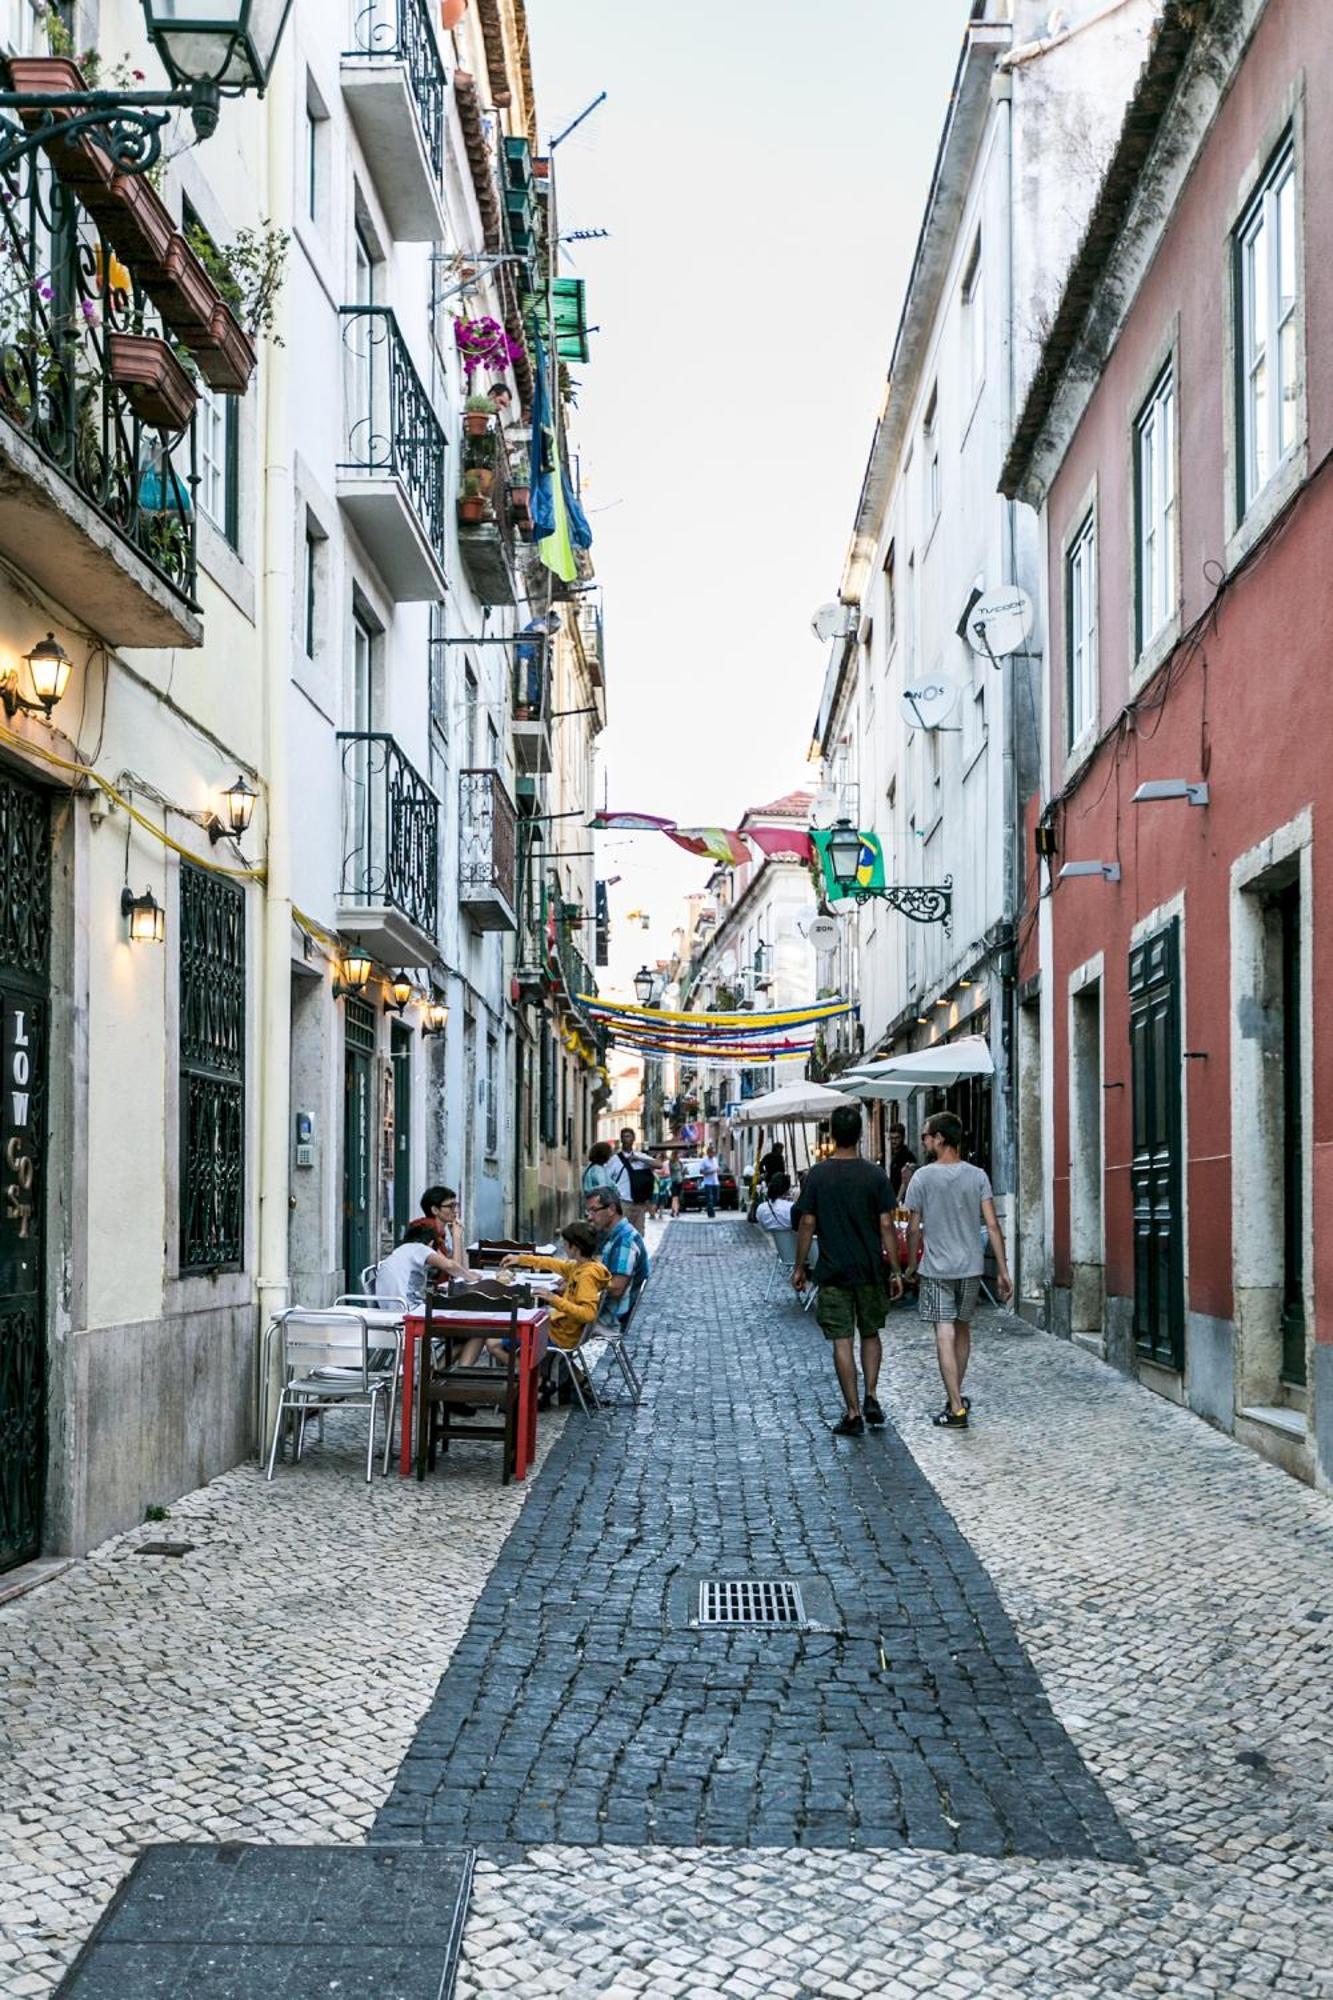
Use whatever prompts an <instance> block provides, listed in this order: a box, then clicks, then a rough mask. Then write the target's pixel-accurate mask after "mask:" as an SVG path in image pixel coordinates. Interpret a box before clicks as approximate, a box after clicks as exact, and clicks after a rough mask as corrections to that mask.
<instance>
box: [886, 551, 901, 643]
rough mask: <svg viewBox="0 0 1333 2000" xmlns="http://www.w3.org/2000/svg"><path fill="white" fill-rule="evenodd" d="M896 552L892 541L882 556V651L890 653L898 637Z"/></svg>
mask: <svg viewBox="0 0 1333 2000" xmlns="http://www.w3.org/2000/svg"><path fill="white" fill-rule="evenodd" d="M896 564H897V553H896V551H895V548H894V545H893V543H892V542H890V543H889V552H888V554H887V555H886V556H885V558H884V651H885V652H886V653H891V652H892V651H893V648H894V644H895V642H896V640H897V637H898V583H897V576H896Z"/></svg>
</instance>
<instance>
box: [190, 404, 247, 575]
mask: <svg viewBox="0 0 1333 2000" xmlns="http://www.w3.org/2000/svg"><path fill="white" fill-rule="evenodd" d="M198 389H199V401H198V405H197V421H196V431H195V435H196V437H197V439H198V450H199V506H200V509H201V511H202V512H203V513H205V514H206V515H207V516H208V518H209V520H210V521H211V522H212V523H213V526H214V527H215V528H216V529H217V530H218V531H219V533H220V534H222V535H223V536H224V537H225V538H226V540H227V541H228V542H230V543H231V546H232V547H233V548H236V547H237V546H238V545H239V541H240V493H239V469H240V468H239V458H240V423H239V413H238V410H237V401H236V398H235V396H223V395H220V394H219V393H218V392H217V391H216V390H214V389H210V388H209V387H208V384H207V383H206V382H200V383H199V385H198Z"/></svg>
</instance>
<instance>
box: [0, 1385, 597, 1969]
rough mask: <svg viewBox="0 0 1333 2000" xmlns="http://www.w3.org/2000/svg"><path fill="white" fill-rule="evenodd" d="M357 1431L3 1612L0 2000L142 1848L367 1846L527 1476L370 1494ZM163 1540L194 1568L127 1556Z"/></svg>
mask: <svg viewBox="0 0 1333 2000" xmlns="http://www.w3.org/2000/svg"><path fill="white" fill-rule="evenodd" d="M363 1425H364V1418H361V1417H359V1416H357V1415H354V1414H352V1413H350V1412H349V1413H348V1415H347V1416H346V1417H342V1418H334V1417H331V1418H329V1419H328V1422H327V1425H326V1439H327V1442H326V1443H325V1444H324V1445H323V1446H319V1445H316V1446H315V1447H314V1449H313V1450H311V1451H310V1452H308V1454H307V1457H306V1458H305V1460H304V1461H303V1462H302V1464H301V1465H300V1466H299V1467H295V1468H292V1467H290V1466H287V1467H280V1468H279V1471H278V1473H277V1475H276V1477H275V1479H274V1482H273V1484H272V1485H271V1486H269V1485H266V1484H265V1482H264V1479H263V1476H262V1474H261V1473H260V1472H259V1471H258V1470H257V1468H255V1467H252V1466H241V1467H239V1468H238V1469H237V1470H236V1471H234V1472H230V1473H227V1474H226V1475H225V1476H224V1477H223V1478H221V1479H215V1480H214V1481H213V1482H212V1484H211V1485H209V1486H206V1487H203V1488H202V1489H201V1490H200V1491H199V1492H197V1493H193V1494H191V1495H190V1496H189V1497H188V1498H187V1499H185V1500H181V1501H178V1502H177V1503H176V1504H175V1505H174V1506H173V1507H172V1509H171V1518H170V1520H169V1521H168V1522H166V1523H165V1524H163V1525H161V1526H158V1525H154V1526H152V1527H147V1528H143V1529H140V1530H137V1531H136V1532H135V1533H133V1534H130V1535H124V1536H120V1537H118V1538H117V1539H116V1540H114V1541H111V1542H108V1543H106V1544H105V1545H104V1546H103V1547H102V1548H100V1549H98V1550H97V1551H96V1552H95V1553H94V1554H93V1555H91V1556H90V1557H89V1558H88V1559H87V1560H86V1561H85V1562H81V1563H76V1564H75V1565H74V1566H73V1567H72V1568H70V1569H68V1570H66V1571H65V1572H64V1573H63V1574H62V1575H60V1576H58V1577H56V1578H55V1579H54V1580H53V1581H52V1582H50V1583H47V1584H45V1585H43V1587H42V1588H41V1589H40V1590H37V1591H34V1592H32V1593H31V1594H30V1595H29V1596H27V1597H22V1598H19V1599H17V1600H16V1601H15V1602H13V1603H11V1604H9V1605H7V1606H5V1607H4V1608H3V1609H0V1996H3V2000H24V1996H26V1995H29V1994H33V1995H35V1994H41V1993H45V1992H48V1991H49V1990H50V1988H51V1986H52V1985H54V1983H55V1981H56V1980H57V1978H58V1977H59V1974H60V1972H61V1970H62V1969H63V1967H64V1966H65V1964H67V1963H68V1961H69V1960H70V1959H71V1958H72V1957H73V1955H74V1952H75V1951H76V1949H77V1948H78V1946H79V1945H80V1944H81V1943H82V1941H83V1939H84V1937H85V1936H86V1934H87V1933H88V1931H89V1930H90V1929H91V1928H92V1925H93V1922H94V1920H95V1919H96V1917H97V1916H98V1914H99V1912H100V1911H101V1909H102V1908H103V1906H104V1905H105V1904H106V1902H107V1901H108V1900H109V1898H110V1896H111V1894H112V1892H113V1890H114V1889H115V1887H116V1885H117V1884H118V1882H119V1881H120V1879H121V1877H122V1876H123V1875H124V1874H125V1872H126V1871H127V1869H128V1868H129V1867H130V1864H131V1863H132V1862H133V1860H134V1858H135V1855H136V1854H137V1852H138V1850H139V1848H140V1846H141V1845H144V1844H147V1843H148V1842H152V1841H169V1840H259V1841H283V1842H301V1841H335V1842H338V1841H356V1840H361V1839H363V1838H364V1837H365V1833H366V1830H367V1828H368V1827H369V1825H370V1823H371V1820H372V1819H373V1817H374V1814H375V1811H376V1809H377V1807H378V1806H379V1805H380V1804H381V1802H382V1800H383V1798H384V1794H385V1791H386V1790H387V1788H388V1785H389V1783H390V1781H391V1779H392V1776H393V1773H394V1771H395V1769H396V1768H397V1766H398V1763H399V1760H400V1759H401V1757H402V1755H403V1753H404V1751H405V1750H406V1748H407V1746H408V1743H409V1742H410V1740H411V1737H412V1732H413V1729H414V1728H415V1725H416V1723H417V1720H418V1718H419V1716H420V1715H421V1713H422V1711H423V1710H424V1708H425V1707H426V1704H427V1703H428V1702H429V1700H430V1697H431V1695H432V1693H433V1691H434V1689H435V1686H436V1683H437V1682H438V1680H439V1677H440V1674H441V1672H442V1670H443V1668H444V1666H445V1664H446V1662H447V1661H448V1658H449V1655H450V1653H451V1652H452V1651H453V1648H454V1646H455V1644H456V1643H457V1641H458V1638H459V1636H460V1634H461V1633H462V1631H463V1630H464V1628H465V1627H466V1625H467V1621H468V1616H469V1613H470V1612H471V1609H472V1606H473V1603H474V1602H475V1600H476V1597H477V1594H478V1592H479V1591H480V1589H481V1587H482V1585H483V1584H484V1583H485V1581H486V1578H487V1576H488V1574H489V1572H490V1569H491V1566H492V1564H493V1563H494V1561H495V1558H496V1555H497V1554H498V1552H499V1550H500V1547H501V1545H502V1544H503V1542H504V1539H505V1536H506V1535H507V1534H508V1532H509V1530H510V1528H511V1526H512V1525H513V1523H514V1521H515V1520H516V1519H517V1517H518V1514H519V1511H520V1509H521V1508H522V1506H523V1504H524V1501H525V1499H526V1498H527V1496H528V1495H529V1494H530V1493H531V1492H532V1491H533V1478H532V1475H529V1478H528V1479H527V1480H526V1481H525V1482H524V1483H523V1484H521V1485H511V1486H508V1487H502V1486H501V1485H500V1481H499V1477H498V1464H499V1458H498V1447H496V1446H494V1445H484V1444H481V1443H477V1444H474V1445H468V1444H461V1445H457V1446H455V1447H454V1448H453V1449H452V1450H451V1451H450V1453H449V1461H450V1463H449V1468H448V1472H447V1474H439V1475H437V1476H436V1478H435V1479H434V1480H431V1481H428V1482H427V1484H426V1485H425V1486H420V1487H419V1486H418V1485H417V1484H416V1482H415V1480H399V1478H398V1477H397V1475H396V1474H395V1473H390V1475H389V1477H388V1478H387V1479H384V1480H381V1479H380V1478H379V1477H378V1476H376V1479H375V1481H374V1483H373V1485H372V1486H370V1487H369V1488H368V1487H367V1486H366V1483H365V1478H364V1468H365V1430H364V1428H363ZM559 1429H560V1422H559V1421H554V1422H553V1421H549V1420H544V1421H543V1424H542V1439H541V1449H542V1453H543V1455H544V1454H545V1453H546V1452H547V1451H549V1449H550V1446H551V1444H552V1443H553V1442H554V1441H555V1439H556V1438H557V1437H558V1435H559ZM168 1537H169V1538H171V1539H173V1540H181V1541H188V1542H193V1543H194V1545H195V1546H194V1548H193V1550H192V1552H191V1553H190V1554H189V1555H186V1556H182V1557H179V1558H176V1557H153V1556H136V1555H135V1554H134V1549H135V1547H136V1545H137V1544H138V1543H140V1542H144V1541H151V1540H161V1539H164V1538H168ZM126 2000H133V1996H129V1995H127V1996H126ZM181 2000H186V1996H184V1995H182V1996H181Z"/></svg>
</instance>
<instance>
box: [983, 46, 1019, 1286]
mask: <svg viewBox="0 0 1333 2000" xmlns="http://www.w3.org/2000/svg"><path fill="white" fill-rule="evenodd" d="M992 92H993V95H994V100H995V103H996V105H997V107H998V109H999V111H1000V113H1001V116H1002V117H1003V120H1004V172H1005V184H1006V188H1007V196H1008V199H1007V208H1008V218H1007V227H1006V229H1005V301H1004V340H1005V369H1006V374H1005V383H1006V396H1007V407H1006V411H1005V428H1006V431H1008V430H1009V429H1010V428H1011V427H1012V425H1013V421H1014V400H1015V376H1014V232H1015V228H1016V226H1017V201H1018V197H1017V190H1016V188H1015V186H1014V85H1013V78H1012V77H1011V76H1010V75H1008V74H1007V73H1005V72H1004V71H1003V70H997V72H996V75H995V78H994V81H993V84H992ZM1003 505H1004V534H1005V544H1006V547H1005V568H1006V571H1007V573H1008V577H1009V581H1010V583H1011V584H1014V585H1017V583H1018V581H1019V578H1018V528H1017V521H1016V518H1015V514H1014V506H1015V503H1014V501H1012V500H1006V501H1005V502H1004V503H1003ZM1027 671H1028V662H1027V659H1026V657H1025V655H1024V654H1022V653H1020V654H1018V655H1015V657H1014V659H1013V660H1012V661H1011V663H1010V668H1009V671H1008V672H1007V673H1005V674H1003V675H1002V676H1001V684H1002V691H1003V699H1004V718H1003V721H1004V728H1003V741H1004V762H1003V808H1002V810H1003V815H1004V817H1003V826H1004V900H1003V905H1002V917H1003V927H1004V928H1003V935H1004V938H1005V943H1004V946H1003V947H1002V955H1001V959H1000V964H999V987H1000V1005H999V1007H998V1008H997V1009H996V1010H995V1014H996V1017H997V1018H998V1023H999V1029H1000V1048H999V1050H998V1051H997V1052H996V1053H997V1054H998V1057H999V1058H1000V1059H999V1060H997V1061H996V1064H995V1071H996V1075H997V1077H998V1078H999V1080H1000V1096H1001V1101H1002V1103H1003V1106H1004V1177H1005V1181H1006V1184H1007V1185H1006V1193H1008V1194H1009V1196H1010V1201H1009V1217H1008V1219H1009V1236H1010V1238H1011V1239H1012V1242H1016V1240H1017V1235H1018V1226H1017V1205H1018V1204H1017V1195H1018V1130H1017V1120H1016V1116H1015V1111H1016V1104H1015V1095H1016V1093H1015V1090H1014V1066H1015V1063H1016V1061H1017V1043H1016V1030H1017V1021H1016V1018H1015V996H1016V994H1017V990H1018V977H1017V975H1018V967H1017V964H1016V963H1015V958H1014V950H1015V945H1014V937H1015V927H1016V922H1017V913H1018V887H1019V861H1018V857H1019V852H1020V850H1021V846H1022V831H1021V826H1020V817H1021V808H1020V804H1019V787H1018V766H1017V757H1016V752H1015V732H1016V730H1017V727H1018V701H1017V698H1016V695H1015V687H1014V682H1015V676H1016V675H1017V674H1018V673H1020V672H1022V673H1026V672H1027ZM995 1026H996V1020H995V1019H993V1020H992V1023H991V1036H992V1043H993V1042H994V1038H995ZM1012 1242H1011V1247H1012Z"/></svg>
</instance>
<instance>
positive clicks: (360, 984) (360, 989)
mask: <svg viewBox="0 0 1333 2000" xmlns="http://www.w3.org/2000/svg"><path fill="white" fill-rule="evenodd" d="M371 966H372V960H371V956H370V953H369V952H368V951H363V950H362V948H361V946H360V945H354V946H353V947H352V949H351V950H350V951H349V952H347V953H346V955H345V956H344V958H343V962H342V971H341V977H340V978H338V979H335V980H334V982H333V997H334V999H335V1000H341V999H343V998H344V997H345V996H348V995H350V996H351V997H352V998H353V999H355V998H356V996H357V995H358V994H361V993H364V992H365V990H366V987H367V986H368V985H369V984H370V973H371Z"/></svg>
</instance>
